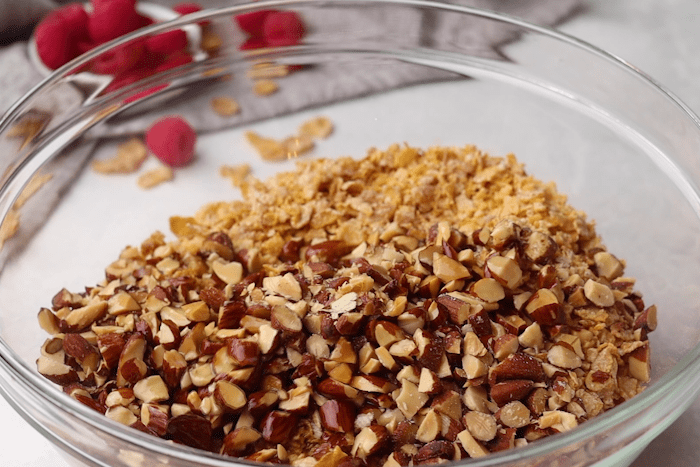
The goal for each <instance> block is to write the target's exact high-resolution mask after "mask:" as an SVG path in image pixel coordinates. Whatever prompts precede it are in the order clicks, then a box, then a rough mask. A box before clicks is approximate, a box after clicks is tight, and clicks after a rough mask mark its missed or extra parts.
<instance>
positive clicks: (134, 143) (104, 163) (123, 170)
mask: <svg viewBox="0 0 700 467" xmlns="http://www.w3.org/2000/svg"><path fill="white" fill-rule="evenodd" d="M147 156H148V149H147V148H146V145H145V144H144V142H143V141H141V140H140V139H138V138H132V139H130V140H128V141H126V142H124V143H121V144H120V145H119V146H118V147H117V154H116V155H115V156H114V157H112V158H110V159H104V160H96V161H93V163H92V169H93V170H94V171H95V172H97V173H101V174H129V173H134V172H136V171H137V170H138V169H139V168H140V167H141V164H143V161H145V160H146V157H147Z"/></svg>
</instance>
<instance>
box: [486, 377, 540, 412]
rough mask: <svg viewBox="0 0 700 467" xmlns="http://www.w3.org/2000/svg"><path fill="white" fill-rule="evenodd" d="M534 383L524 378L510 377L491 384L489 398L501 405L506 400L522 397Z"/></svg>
mask: <svg viewBox="0 0 700 467" xmlns="http://www.w3.org/2000/svg"><path fill="white" fill-rule="evenodd" d="M533 385H534V383H533V382H532V381H530V380H526V379H511V380H507V381H503V382H500V383H496V384H493V385H491V393H490V394H491V399H493V401H494V402H495V403H496V404H497V405H498V406H503V405H505V404H507V403H508V402H512V401H516V400H521V399H524V398H525V397H526V396H527V395H528V394H529V393H530V390H531V389H532V387H533Z"/></svg>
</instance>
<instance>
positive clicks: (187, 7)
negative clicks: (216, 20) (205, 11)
mask: <svg viewBox="0 0 700 467" xmlns="http://www.w3.org/2000/svg"><path fill="white" fill-rule="evenodd" d="M173 11H174V12H175V13H179V14H181V15H189V14H190V13H197V12H198V11H202V7H201V6H200V5H198V4H196V3H180V4H178V5H175V6H174V7H173Z"/></svg>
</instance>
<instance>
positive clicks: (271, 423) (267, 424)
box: [260, 410, 298, 443]
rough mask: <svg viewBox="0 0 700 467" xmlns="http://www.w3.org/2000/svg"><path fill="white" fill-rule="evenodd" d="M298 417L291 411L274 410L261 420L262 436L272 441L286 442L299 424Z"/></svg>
mask: <svg viewBox="0 0 700 467" xmlns="http://www.w3.org/2000/svg"><path fill="white" fill-rule="evenodd" d="M297 422H298V418H297V416H295V415H292V414H290V413H289V412H284V411H282V410H273V411H271V412H269V413H268V414H267V415H265V417H264V418H263V419H262V421H261V422H260V426H261V429H262V436H263V438H264V439H265V441H269V442H271V443H284V442H285V441H287V439H288V438H289V436H290V435H291V433H292V430H294V429H295V428H296V426H297Z"/></svg>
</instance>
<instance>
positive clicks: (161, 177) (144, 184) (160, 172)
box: [136, 165, 175, 190]
mask: <svg viewBox="0 0 700 467" xmlns="http://www.w3.org/2000/svg"><path fill="white" fill-rule="evenodd" d="M174 177H175V174H174V172H173V169H171V168H170V167H168V166H167V165H161V166H159V167H157V168H155V169H151V170H149V171H147V172H144V173H143V174H142V175H140V176H139V178H138V180H137V182H136V183H137V184H138V185H139V186H140V187H141V188H143V189H145V190H150V189H151V188H154V187H156V186H158V185H160V184H161V183H164V182H169V181H170V180H172V179H173V178H174Z"/></svg>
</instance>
